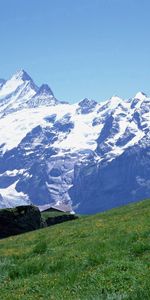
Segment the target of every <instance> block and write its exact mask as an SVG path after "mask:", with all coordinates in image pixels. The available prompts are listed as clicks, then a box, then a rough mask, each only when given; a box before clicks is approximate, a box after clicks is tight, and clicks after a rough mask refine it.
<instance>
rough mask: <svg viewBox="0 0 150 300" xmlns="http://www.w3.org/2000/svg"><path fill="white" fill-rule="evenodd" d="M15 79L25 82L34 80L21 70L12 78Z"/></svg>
mask: <svg viewBox="0 0 150 300" xmlns="http://www.w3.org/2000/svg"><path fill="white" fill-rule="evenodd" d="M12 78H13V79H16V80H23V81H32V78H31V77H30V76H29V74H28V73H27V72H26V71H25V70H23V69H21V70H18V71H17V72H16V73H15V74H14V75H13V76H12Z"/></svg>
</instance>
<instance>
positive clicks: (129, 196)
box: [0, 70, 150, 213]
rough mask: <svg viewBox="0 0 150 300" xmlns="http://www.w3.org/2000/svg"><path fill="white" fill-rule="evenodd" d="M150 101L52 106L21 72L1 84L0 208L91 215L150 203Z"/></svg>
mask: <svg viewBox="0 0 150 300" xmlns="http://www.w3.org/2000/svg"><path fill="white" fill-rule="evenodd" d="M149 128H150V98H149V97H148V96H147V95H145V94H144V93H141V92H139V93H137V95H136V96H135V97H133V98H131V99H128V100H122V99H121V98H119V97H117V96H113V97H112V98H111V99H109V100H107V101H105V102H99V103H98V102H96V101H95V100H90V99H87V98H85V99H83V100H82V101H80V102H79V103H76V104H68V103H65V102H64V103H62V102H60V101H58V100H57V99H56V98H55V96H54V94H53V92H52V90H51V89H50V87H49V86H48V85H47V84H43V85H42V86H41V87H38V86H37V85H36V84H35V83H34V81H33V80H32V79H31V77H30V76H29V75H28V74H27V73H26V72H25V71H23V70H21V71H19V72H17V73H16V74H15V75H13V76H12V77H11V79H9V80H0V207H9V206H15V205H18V204H24V203H30V202H32V203H34V204H36V205H39V206H42V205H48V204H53V205H55V206H57V207H62V206H63V208H66V209H70V210H72V209H73V210H75V211H77V212H80V213H94V212H98V211H102V210H105V209H108V208H111V207H115V206H119V205H122V204H126V203H128V202H132V201H138V200H141V199H143V198H147V197H150V129H149Z"/></svg>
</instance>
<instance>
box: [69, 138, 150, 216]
mask: <svg viewBox="0 0 150 300" xmlns="http://www.w3.org/2000/svg"><path fill="white" fill-rule="evenodd" d="M142 143H143V144H144V143H145V144H146V141H145V140H141V144H142ZM70 193H71V198H72V199H73V205H74V206H76V205H77V204H78V203H80V204H79V205H78V207H77V209H76V212H77V213H80V214H92V213H93V214H94V213H97V212H100V211H105V210H108V209H111V208H113V207H117V206H121V205H126V204H127V203H130V202H136V201H140V200H143V199H147V198H149V195H150V147H148V145H147V144H146V147H144V145H143V147H142V145H140V146H138V145H137V146H134V147H132V148H129V149H127V150H126V151H125V152H124V153H123V154H122V155H120V156H119V157H116V158H115V159H114V160H112V161H111V162H109V163H108V162H107V161H103V162H102V163H101V164H100V165H99V166H98V165H97V164H96V163H94V162H93V163H89V164H87V165H82V167H80V168H79V169H78V168H77V167H76V170H75V180H74V185H73V187H72V188H71V189H70ZM76 199H78V202H77V201H76Z"/></svg>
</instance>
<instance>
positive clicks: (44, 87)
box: [37, 84, 54, 96]
mask: <svg viewBox="0 0 150 300" xmlns="http://www.w3.org/2000/svg"><path fill="white" fill-rule="evenodd" d="M37 94H38V95H41V94H42V95H43V94H45V95H49V96H54V94H53V92H52V90H51V88H50V87H49V85H48V84H42V85H41V86H40V88H39V90H38V93H37Z"/></svg>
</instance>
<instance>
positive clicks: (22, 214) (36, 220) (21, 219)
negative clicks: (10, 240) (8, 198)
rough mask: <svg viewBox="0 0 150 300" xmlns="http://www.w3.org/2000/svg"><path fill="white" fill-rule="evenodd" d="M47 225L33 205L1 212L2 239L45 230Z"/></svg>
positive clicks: (0, 232)
mask: <svg viewBox="0 0 150 300" xmlns="http://www.w3.org/2000/svg"><path fill="white" fill-rule="evenodd" d="M45 226H46V224H45V222H44V221H43V219H42V218H41V213H40V211H39V209H38V208H37V207H35V206H33V205H27V206H18V207H16V208H9V209H2V210H0V238H5V237H8V236H11V235H16V234H20V233H25V232H28V231H32V230H35V229H39V228H43V227H45Z"/></svg>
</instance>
